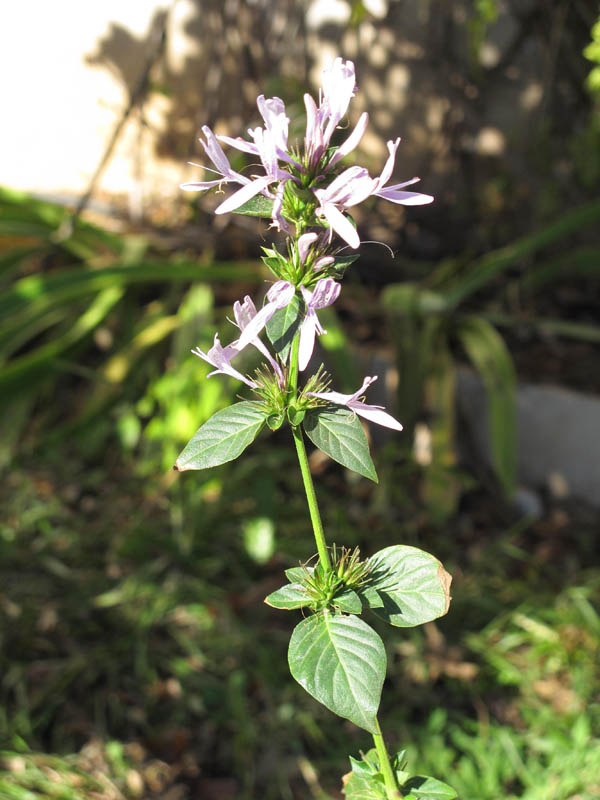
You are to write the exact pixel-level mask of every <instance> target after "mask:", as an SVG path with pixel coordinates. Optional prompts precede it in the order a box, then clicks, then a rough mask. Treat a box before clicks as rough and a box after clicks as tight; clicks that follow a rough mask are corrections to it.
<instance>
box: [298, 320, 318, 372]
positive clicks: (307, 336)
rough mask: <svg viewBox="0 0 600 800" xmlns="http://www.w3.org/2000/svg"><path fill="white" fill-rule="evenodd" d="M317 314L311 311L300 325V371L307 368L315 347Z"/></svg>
mask: <svg viewBox="0 0 600 800" xmlns="http://www.w3.org/2000/svg"><path fill="white" fill-rule="evenodd" d="M317 325H318V320H317V315H316V314H315V312H314V311H309V312H308V313H307V314H306V316H305V317H304V319H303V320H302V325H301V326H300V342H299V345H298V369H299V370H300V372H302V371H303V370H305V369H306V367H307V366H308V362H309V361H310V357H311V356H312V354H313V350H314V349H315V338H316V334H317Z"/></svg>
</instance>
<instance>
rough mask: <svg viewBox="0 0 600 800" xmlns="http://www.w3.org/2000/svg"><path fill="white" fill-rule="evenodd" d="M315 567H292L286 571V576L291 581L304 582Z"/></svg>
mask: <svg viewBox="0 0 600 800" xmlns="http://www.w3.org/2000/svg"><path fill="white" fill-rule="evenodd" d="M313 571H314V567H290V568H289V569H286V571H285V577H286V578H287V579H288V581H289V582H290V583H304V581H305V580H306V576H307V574H308V575H310V574H311V573H312V572H313Z"/></svg>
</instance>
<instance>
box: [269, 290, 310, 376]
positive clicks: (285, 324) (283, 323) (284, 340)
mask: <svg viewBox="0 0 600 800" xmlns="http://www.w3.org/2000/svg"><path fill="white" fill-rule="evenodd" d="M303 316H304V300H303V299H302V298H300V297H298V295H297V294H296V295H294V297H293V298H292V300H291V302H290V303H289V304H288V305H287V306H285V308H279V309H277V311H276V312H275V313H274V314H273V316H272V317H271V319H270V320H269V321H268V322H267V326H266V329H267V336H268V338H269V341H270V342H271V344H272V345H273V347H274V348H275V352H276V353H277V354H278V355H279V357H280V358H281V360H282V361H287V359H288V356H289V352H290V348H291V346H292V341H293V339H294V336H295V335H296V332H297V331H298V328H299V327H300V323H301V322H302V317H303Z"/></svg>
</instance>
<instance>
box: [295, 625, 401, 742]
mask: <svg viewBox="0 0 600 800" xmlns="http://www.w3.org/2000/svg"><path fill="white" fill-rule="evenodd" d="M288 662H289V665H290V672H291V673H292V676H293V677H294V678H295V679H296V680H297V681H298V683H299V684H300V685H301V686H303V687H304V688H305V689H306V691H307V692H308V693H309V694H310V695H312V696H313V697H314V698H315V699H316V700H318V701H319V702H320V703H322V704H323V705H324V706H326V708H328V709H329V710H330V711H333V712H334V714H338V716H340V717H344V718H345V719H349V720H350V721H351V722H354V724H355V725H358V726H359V727H360V728H364V729H365V730H367V731H369V732H370V733H377V727H376V722H377V718H376V715H377V709H378V708H379V701H380V698H381V689H382V687H383V681H384V678H385V669H386V656H385V648H384V646H383V642H382V641H381V639H380V638H379V636H378V635H377V634H376V633H375V631H374V630H373V629H372V628H370V627H369V626H368V625H367V624H366V622H363V621H362V620H361V619H360V618H359V617H355V616H351V617H344V616H338V615H332V614H330V613H328V612H323V613H322V614H318V615H314V616H312V617H308V619H305V620H303V621H302V622H301V623H300V624H299V625H297V626H296V628H295V629H294V632H293V633H292V638H291V639H290V646H289V650H288Z"/></svg>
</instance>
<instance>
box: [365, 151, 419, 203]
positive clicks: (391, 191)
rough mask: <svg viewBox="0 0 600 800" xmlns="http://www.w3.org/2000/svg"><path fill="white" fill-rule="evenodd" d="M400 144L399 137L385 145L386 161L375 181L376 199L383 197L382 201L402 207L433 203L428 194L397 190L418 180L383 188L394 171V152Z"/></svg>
mask: <svg viewBox="0 0 600 800" xmlns="http://www.w3.org/2000/svg"><path fill="white" fill-rule="evenodd" d="M399 144H400V137H398V138H397V139H396V140H395V141H392V140H390V141H389V142H388V143H387V148H388V151H389V156H388V160H387V161H386V162H385V164H384V167H383V169H382V170H381V175H380V176H379V177H378V178H376V179H375V181H376V183H377V188H376V189H375V190H374V191H373V194H374V195H377V197H383V199H384V200H390V201H391V202H392V203H400V204H401V205H403V206H423V205H426V204H427V203H432V202H433V197H432V196H431V195H430V194H421V193H420V192H399V191H398V189H403V188H404V187H405V186H410V185H411V184H413V183H418V182H419V180H420V178H411V179H410V180H409V181H404V182H403V183H395V184H394V185H393V186H384V184H386V183H387V182H388V181H389V179H390V178H391V177H392V172H393V171H394V164H395V162H396V150H397V149H398V145H399Z"/></svg>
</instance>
